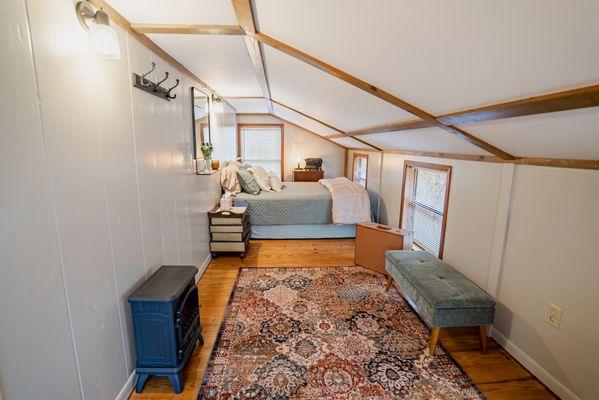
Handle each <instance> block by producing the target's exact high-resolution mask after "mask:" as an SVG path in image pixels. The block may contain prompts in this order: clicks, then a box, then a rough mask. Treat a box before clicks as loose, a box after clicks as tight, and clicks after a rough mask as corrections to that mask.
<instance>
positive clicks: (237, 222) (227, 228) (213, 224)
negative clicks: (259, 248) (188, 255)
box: [208, 207, 251, 257]
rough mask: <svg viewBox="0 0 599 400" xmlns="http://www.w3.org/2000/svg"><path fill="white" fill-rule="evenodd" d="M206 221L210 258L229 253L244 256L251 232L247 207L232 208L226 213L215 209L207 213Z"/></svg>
mask: <svg viewBox="0 0 599 400" xmlns="http://www.w3.org/2000/svg"><path fill="white" fill-rule="evenodd" d="M208 219H209V222H210V251H211V252H212V256H213V257H216V256H217V254H218V253H230V252H233V253H240V255H241V257H243V256H245V252H246V251H247V247H248V242H249V239H250V230H251V229H250V220H249V218H248V214H247V207H233V208H232V209H231V210H227V211H223V210H221V209H220V208H217V209H215V210H213V211H211V212H209V213H208Z"/></svg>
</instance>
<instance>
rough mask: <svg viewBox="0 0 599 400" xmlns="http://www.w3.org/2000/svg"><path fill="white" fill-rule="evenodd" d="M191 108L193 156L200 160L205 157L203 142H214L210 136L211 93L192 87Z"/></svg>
mask: <svg viewBox="0 0 599 400" xmlns="http://www.w3.org/2000/svg"><path fill="white" fill-rule="evenodd" d="M191 109H192V115H193V157H194V159H195V160H199V159H202V158H203V156H202V150H201V146H202V143H212V138H211V137H210V101H209V95H208V94H206V93H204V92H203V91H201V90H199V89H198V88H195V87H192V88H191ZM196 164H197V163H196ZM196 172H199V171H196Z"/></svg>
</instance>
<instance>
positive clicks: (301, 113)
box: [271, 99, 381, 151]
mask: <svg viewBox="0 0 599 400" xmlns="http://www.w3.org/2000/svg"><path fill="white" fill-rule="evenodd" d="M271 100H272V102H273V103H275V104H277V105H279V106H281V107H284V108H286V109H288V110H291V111H293V112H296V113H298V114H300V115H302V116H304V117H306V118H308V119H311V120H312V121H315V122H318V123H319V124H321V125H324V126H326V127H327V128H329V129H332V130H334V131H336V132H339V133H338V134H336V135H334V136H335V137H345V136H346V134H345V132H344V131H342V130H341V129H339V128H335V127H334V126H333V125H329V124H327V123H326V122H324V121H321V120H319V119H317V118H315V117H313V116H311V115H308V114H306V113H303V112H301V111H299V110H296V109H295V108H293V107H290V106H288V105H286V104H283V103H281V102H278V101H276V100H275V99H271ZM304 129H305V128H304ZM323 137H325V136H323ZM326 138H327V139H331V138H332V137H331V135H329V136H326ZM353 139H354V140H356V141H358V142H360V143H362V144H365V145H366V146H369V147H372V148H373V149H375V150H377V151H381V148H379V147H376V146H374V145H372V144H370V143H368V142H367V141H365V140H362V139H358V138H353Z"/></svg>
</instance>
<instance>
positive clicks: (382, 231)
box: [355, 222, 413, 274]
mask: <svg viewBox="0 0 599 400" xmlns="http://www.w3.org/2000/svg"><path fill="white" fill-rule="evenodd" d="M412 236H413V235H412V231H409V230H407V229H398V228H389V227H388V226H385V225H381V224H377V223H376V222H361V223H359V224H356V253H355V263H356V264H358V265H361V266H363V267H366V268H370V269H372V270H375V271H377V272H380V273H381V274H386V272H385V251H386V250H410V249H412Z"/></svg>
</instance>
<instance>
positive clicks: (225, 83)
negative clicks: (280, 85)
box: [148, 34, 262, 97]
mask: <svg viewBox="0 0 599 400" xmlns="http://www.w3.org/2000/svg"><path fill="white" fill-rule="evenodd" d="M148 36H149V37H150V39H152V40H153V41H154V42H155V43H156V44H157V45H158V46H160V47H162V49H163V50H165V51H166V52H167V53H169V54H170V55H171V56H172V57H174V58H175V59H176V60H177V61H179V62H180V63H181V64H183V65H184V66H186V67H187V68H188V69H189V70H190V71H192V72H193V73H194V74H196V76H197V77H198V78H200V79H201V80H203V81H204V82H206V83H207V84H208V85H210V87H212V88H213V89H214V90H216V92H217V93H218V94H220V95H221V96H224V97H226V96H262V91H261V90H260V86H259V85H258V81H257V79H256V75H255V74H254V70H253V68H252V64H251V62H250V59H249V57H248V55H247V50H246V47H245V42H244V40H243V37H242V36H224V35H163V34H149V35H148Z"/></svg>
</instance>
